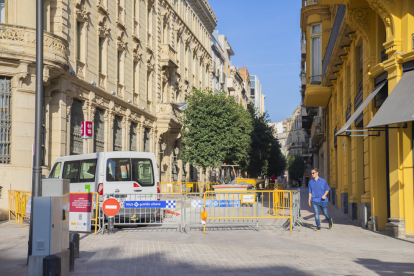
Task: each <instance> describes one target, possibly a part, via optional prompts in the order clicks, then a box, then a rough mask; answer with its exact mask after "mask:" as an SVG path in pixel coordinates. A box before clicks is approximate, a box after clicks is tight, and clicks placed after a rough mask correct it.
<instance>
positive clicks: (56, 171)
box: [49, 162, 62, 178]
mask: <svg viewBox="0 0 414 276" xmlns="http://www.w3.org/2000/svg"><path fill="white" fill-rule="evenodd" d="M61 169H62V162H57V163H56V164H55V165H54V166H53V169H52V171H51V172H50V174H49V178H59V176H60V170H61Z"/></svg>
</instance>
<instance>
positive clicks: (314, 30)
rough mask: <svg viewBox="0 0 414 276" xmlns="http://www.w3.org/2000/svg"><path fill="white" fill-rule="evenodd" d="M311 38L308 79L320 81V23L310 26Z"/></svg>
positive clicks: (314, 81)
mask: <svg viewBox="0 0 414 276" xmlns="http://www.w3.org/2000/svg"><path fill="white" fill-rule="evenodd" d="M310 29H311V32H310V38H311V46H310V47H311V49H310V50H311V56H310V59H311V72H310V75H311V77H310V81H311V84H312V83H315V84H316V83H320V82H321V81H322V25H321V24H314V25H311V26H310Z"/></svg>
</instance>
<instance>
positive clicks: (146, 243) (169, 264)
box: [0, 189, 414, 276]
mask: <svg viewBox="0 0 414 276" xmlns="http://www.w3.org/2000/svg"><path fill="white" fill-rule="evenodd" d="M302 192H303V194H302V212H301V213H302V216H303V217H305V218H308V219H307V227H297V228H295V229H294V231H293V232H289V231H286V230H283V229H282V228H281V227H280V225H281V224H283V222H284V221H285V220H283V221H282V220H268V221H264V222H263V221H261V222H260V225H261V228H260V231H259V232H257V231H253V230H251V228H249V230H245V229H244V228H241V229H243V230H238V229H239V228H237V227H233V226H230V227H227V226H226V227H215V228H214V231H208V232H207V234H203V233H202V232H200V231H190V232H189V234H183V233H179V232H177V231H158V230H156V231H155V230H154V231H151V229H145V227H140V228H124V229H122V230H118V231H116V233H115V234H113V235H86V234H82V235H81V240H80V256H81V258H79V259H76V260H75V271H74V272H71V273H70V275H71V276H74V275H88V276H90V275H100V276H102V275H122V276H129V275H168V276H171V275H180V276H181V275H214V276H219V275H238V276H240V275H402V274H412V273H413V271H414V240H413V239H395V238H391V237H388V236H385V235H383V234H381V233H374V232H371V231H368V230H365V229H363V228H361V227H359V226H358V225H355V223H353V222H352V221H351V220H350V219H349V218H348V216H347V215H344V214H341V212H340V211H339V210H338V209H336V208H335V207H334V206H332V205H331V204H329V211H330V213H331V216H332V217H333V219H334V229H332V230H328V229H327V228H328V223H327V222H326V221H325V220H322V231H320V232H315V231H314V230H313V227H314V224H315V222H314V217H313V212H312V210H311V208H310V207H309V206H307V202H306V196H307V194H306V189H304V190H302ZM322 218H323V219H324V217H323V215H321V219H322ZM148 228H154V227H148ZM229 229H230V230H229ZM196 230H197V229H196ZM27 238H28V228H21V227H20V226H19V225H16V224H12V223H10V222H2V223H0V275H26V274H27V266H26V254H27Z"/></svg>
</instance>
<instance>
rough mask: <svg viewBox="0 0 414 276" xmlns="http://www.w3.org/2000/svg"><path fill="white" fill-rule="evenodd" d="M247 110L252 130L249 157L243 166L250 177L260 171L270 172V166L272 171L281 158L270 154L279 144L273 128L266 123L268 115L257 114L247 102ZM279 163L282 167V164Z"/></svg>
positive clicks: (260, 172)
mask: <svg viewBox="0 0 414 276" xmlns="http://www.w3.org/2000/svg"><path fill="white" fill-rule="evenodd" d="M248 110H249V113H250V116H251V117H252V121H253V131H252V133H251V147H250V152H249V159H248V160H247V162H246V164H245V167H246V169H247V172H248V174H249V175H250V176H251V177H257V176H258V175H260V174H262V173H267V172H270V171H271V170H270V167H272V171H273V170H274V169H275V168H276V166H278V165H277V163H278V162H280V161H281V160H276V159H275V158H274V156H272V154H275V152H276V151H279V152H280V144H279V143H278V142H277V139H276V138H275V137H274V134H273V128H272V127H271V126H270V125H269V124H268V122H269V115H268V114H267V113H264V114H258V112H257V110H256V108H255V107H254V105H253V104H249V106H248ZM276 154H277V153H276ZM278 156H279V155H278ZM281 165H282V167H283V164H281ZM272 173H275V172H272Z"/></svg>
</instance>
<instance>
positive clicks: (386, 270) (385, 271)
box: [355, 259, 414, 275]
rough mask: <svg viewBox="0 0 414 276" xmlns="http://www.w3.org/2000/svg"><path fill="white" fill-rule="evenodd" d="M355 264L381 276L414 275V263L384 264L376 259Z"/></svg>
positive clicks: (358, 261) (360, 260) (359, 261)
mask: <svg viewBox="0 0 414 276" xmlns="http://www.w3.org/2000/svg"><path fill="white" fill-rule="evenodd" d="M355 262H356V263H357V264H360V265H362V266H364V267H366V268H367V269H369V270H372V271H374V272H375V273H377V274H379V275H406V274H409V275H412V274H413V272H414V263H394V262H382V261H379V260H375V259H357V260H356V261H355Z"/></svg>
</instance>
